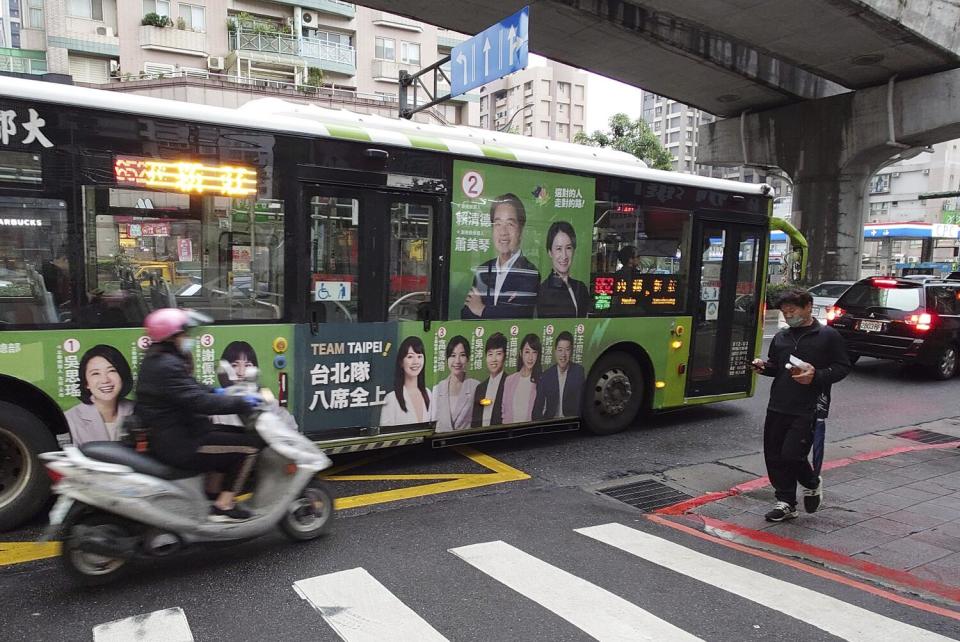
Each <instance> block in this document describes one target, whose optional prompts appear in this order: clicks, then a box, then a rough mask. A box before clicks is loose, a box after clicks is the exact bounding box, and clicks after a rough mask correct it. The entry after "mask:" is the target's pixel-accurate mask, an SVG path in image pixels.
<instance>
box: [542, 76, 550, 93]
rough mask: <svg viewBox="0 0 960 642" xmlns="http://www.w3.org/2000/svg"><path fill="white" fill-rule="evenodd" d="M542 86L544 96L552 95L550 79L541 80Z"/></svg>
mask: <svg viewBox="0 0 960 642" xmlns="http://www.w3.org/2000/svg"><path fill="white" fill-rule="evenodd" d="M540 88H541V90H542V91H543V95H544V96H549V95H550V81H549V80H541V81H540Z"/></svg>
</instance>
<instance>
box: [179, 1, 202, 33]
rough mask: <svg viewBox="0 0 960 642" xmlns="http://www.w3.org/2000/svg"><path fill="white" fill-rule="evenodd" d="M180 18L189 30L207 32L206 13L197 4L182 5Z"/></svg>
mask: <svg viewBox="0 0 960 642" xmlns="http://www.w3.org/2000/svg"><path fill="white" fill-rule="evenodd" d="M180 17H181V18H183V21H184V22H185V23H186V27H187V29H192V30H193V31H206V30H207V21H206V12H205V10H204V8H203V7H201V6H199V5H195V4H183V3H182V2H181V3H180Z"/></svg>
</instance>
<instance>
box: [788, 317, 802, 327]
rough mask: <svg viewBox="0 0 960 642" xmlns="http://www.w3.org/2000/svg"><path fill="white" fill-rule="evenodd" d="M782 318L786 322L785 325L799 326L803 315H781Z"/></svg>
mask: <svg viewBox="0 0 960 642" xmlns="http://www.w3.org/2000/svg"><path fill="white" fill-rule="evenodd" d="M783 320H784V321H786V322H787V325H788V326H790V327H791V328H799V327H800V326H802V325H803V317H801V316H796V317H783Z"/></svg>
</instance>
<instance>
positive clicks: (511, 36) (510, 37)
mask: <svg viewBox="0 0 960 642" xmlns="http://www.w3.org/2000/svg"><path fill="white" fill-rule="evenodd" d="M516 40H517V28H516V27H514V26H513V25H510V30H509V31H508V32H507V42H508V43H509V45H510V57H509V61H510V64H511V65H512V64H513V54H514V52H516V50H517V48H516V45H515V44H514V43H515V42H516Z"/></svg>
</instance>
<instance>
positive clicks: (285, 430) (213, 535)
mask: <svg viewBox="0 0 960 642" xmlns="http://www.w3.org/2000/svg"><path fill="white" fill-rule="evenodd" d="M220 369H221V371H222V372H225V373H226V374H227V375H228V377H229V378H230V379H231V382H232V383H231V385H230V386H229V387H228V388H226V389H225V394H229V395H239V396H245V395H250V394H252V393H257V392H258V386H257V384H256V379H257V375H258V372H257V369H256V368H255V367H252V366H251V367H248V368H247V369H246V373H245V379H246V380H245V381H238V380H237V377H236V375H235V373H234V372H233V369H232V368H231V367H230V364H228V363H226V362H221V364H220ZM262 394H263V395H264V397H265V401H264V403H263V404H262V405H261V406H260V407H259V408H257V409H256V410H254V411H252V412H251V413H249V414H247V415H244V416H243V417H242V418H241V419H242V421H243V423H244V428H243V429H246V430H255V431H256V432H257V433H258V434H259V435H260V437H261V438H262V439H263V440H264V442H266V444H267V447H266V448H265V449H264V450H263V451H262V452H261V453H260V455H259V457H258V458H257V464H256V467H255V472H254V474H253V479H254V480H255V485H254V488H253V495H252V497H251V498H250V499H249V501H247V502H245V504H244V506H245V507H246V508H247V509H248V510H249V511H251V513H252V516H251V517H250V518H249V519H246V520H243V521H233V522H216V521H211V520H210V519H209V515H210V500H209V499H208V498H207V495H206V493H205V490H204V481H205V476H204V474H203V473H199V472H197V471H189V470H179V469H177V468H173V467H171V466H168V465H166V464H163V463H161V462H160V461H158V460H156V459H154V458H153V457H150V456H149V454H145V453H141V452H137V450H136V449H134V448H132V447H131V446H128V445H126V444H124V443H120V442H112V441H96V442H88V443H85V444H83V445H82V446H80V447H79V448H76V447H73V446H67V447H66V448H64V449H63V451H58V452H49V453H43V454H41V455H40V458H41V459H42V460H44V462H45V465H46V466H47V468H48V469H49V470H50V472H51V477H52V478H54V479H55V480H56V482H55V484H54V486H53V492H54V493H55V494H56V495H57V501H56V503H55V504H54V506H53V509H52V510H51V511H50V526H49V527H48V529H47V530H46V532H45V534H44V536H43V538H44V539H47V540H50V539H61V540H62V542H63V547H62V551H61V555H60V559H61V561H62V563H63V566H64V568H65V570H66V571H67V573H68V574H69V575H70V576H72V577H73V578H74V579H76V580H78V581H79V582H80V583H82V584H84V585H87V586H91V585H100V584H106V583H107V582H110V581H112V580H114V579H116V578H117V577H119V576H120V575H121V574H122V573H123V572H125V571H126V570H128V568H129V567H130V562H131V561H132V560H133V559H134V558H137V557H167V556H170V555H172V554H174V553H176V552H178V551H182V550H184V549H187V548H189V547H192V546H196V545H200V544H208V545H209V544H217V543H221V544H223V543H235V542H237V541H240V540H247V539H251V538H254V537H258V536H260V535H263V534H264V533H266V532H267V531H269V530H270V529H272V528H273V527H275V526H279V528H280V530H282V531H283V532H284V533H285V534H286V535H287V536H288V537H290V538H291V539H293V540H295V541H307V540H312V539H315V538H317V537H319V536H320V535H322V534H323V533H324V532H325V531H326V530H327V528H328V526H329V524H330V520H331V517H332V516H333V496H332V495H331V493H330V491H329V489H328V488H327V485H326V484H325V483H324V482H322V481H321V480H319V479H317V473H319V472H320V471H321V470H323V469H325V468H328V467H329V466H330V465H331V464H332V462H331V461H330V459H329V458H328V457H327V456H326V454H324V452H323V451H321V450H320V449H319V448H317V446H316V445H315V444H314V443H313V442H312V441H310V440H309V439H308V438H307V437H305V436H304V435H303V434H301V433H300V432H299V431H298V430H297V428H296V425H295V422H294V421H293V418H292V417H290V416H289V415H287V414H286V413H282V412H281V411H280V409H279V406H278V405H277V404H276V402H275V401H274V400H273V399H272V395H270V394H269V390H264V391H262Z"/></svg>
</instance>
